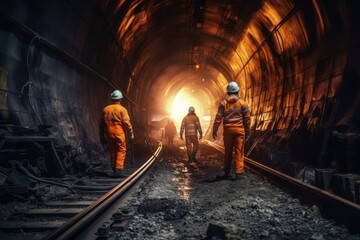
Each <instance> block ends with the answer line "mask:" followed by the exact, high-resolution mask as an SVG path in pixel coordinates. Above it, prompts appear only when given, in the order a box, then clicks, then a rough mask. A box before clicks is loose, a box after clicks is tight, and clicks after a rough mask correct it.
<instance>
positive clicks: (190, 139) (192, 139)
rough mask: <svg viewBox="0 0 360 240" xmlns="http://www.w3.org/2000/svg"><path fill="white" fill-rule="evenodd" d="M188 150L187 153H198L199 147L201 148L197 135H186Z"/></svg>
mask: <svg viewBox="0 0 360 240" xmlns="http://www.w3.org/2000/svg"><path fill="white" fill-rule="evenodd" d="M185 138H186V151H187V155H188V156H189V155H191V154H194V156H195V155H196V153H197V151H198V148H199V141H198V139H197V136H186V137H185Z"/></svg>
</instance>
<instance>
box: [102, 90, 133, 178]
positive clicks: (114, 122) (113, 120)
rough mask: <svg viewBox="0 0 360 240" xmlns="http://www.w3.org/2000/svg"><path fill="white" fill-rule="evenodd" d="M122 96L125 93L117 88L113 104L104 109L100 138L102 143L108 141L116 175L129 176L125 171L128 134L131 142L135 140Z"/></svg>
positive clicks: (112, 96) (112, 95)
mask: <svg viewBox="0 0 360 240" xmlns="http://www.w3.org/2000/svg"><path fill="white" fill-rule="evenodd" d="M122 98H123V95H122V93H121V92H120V91H119V90H115V91H114V92H113V93H112V94H111V100H112V104H110V105H108V106H106V107H105V108H104V109H103V116H102V118H101V123H100V140H101V142H102V143H105V142H106V144H107V147H108V150H109V152H110V158H111V166H112V169H113V170H114V177H127V175H125V174H124V172H123V170H124V162H125V155H126V135H129V140H130V141H131V142H132V141H133V140H134V133H133V128H132V125H131V123H130V117H129V114H128V111H127V109H126V108H125V107H123V106H122V105H121V103H120V101H121V99H122Z"/></svg>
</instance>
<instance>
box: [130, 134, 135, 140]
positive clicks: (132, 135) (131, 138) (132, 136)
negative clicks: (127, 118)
mask: <svg viewBox="0 0 360 240" xmlns="http://www.w3.org/2000/svg"><path fill="white" fill-rule="evenodd" d="M134 139H135V136H134V133H130V137H129V140H130V142H134Z"/></svg>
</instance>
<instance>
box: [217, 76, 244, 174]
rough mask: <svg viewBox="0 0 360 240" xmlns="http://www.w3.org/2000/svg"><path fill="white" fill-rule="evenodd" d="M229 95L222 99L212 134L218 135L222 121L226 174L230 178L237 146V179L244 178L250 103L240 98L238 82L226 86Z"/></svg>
mask: <svg viewBox="0 0 360 240" xmlns="http://www.w3.org/2000/svg"><path fill="white" fill-rule="evenodd" d="M226 90H227V96H226V97H225V99H224V100H223V101H221V103H220V105H219V107H218V111H217V114H216V116H215V121H214V126H213V132H212V136H213V138H214V139H216V137H217V131H218V128H219V125H220V124H221V122H222V123H223V127H224V147H225V159H224V173H225V174H224V176H223V177H222V178H224V179H226V178H229V177H230V176H229V174H230V170H231V163H232V152H233V148H234V147H235V154H236V155H235V173H236V176H235V177H236V179H240V178H242V176H243V175H242V174H243V173H244V142H245V139H247V138H248V134H249V130H250V110H249V107H248V104H247V103H246V102H245V101H243V100H241V99H240V98H239V95H238V94H239V90H240V88H239V86H238V84H237V83H236V82H230V83H229V84H228V86H227V88H226Z"/></svg>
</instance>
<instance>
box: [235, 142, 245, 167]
mask: <svg viewBox="0 0 360 240" xmlns="http://www.w3.org/2000/svg"><path fill="white" fill-rule="evenodd" d="M244 138H245V136H244V135H236V136H235V137H234V146H235V154H236V155H235V173H243V172H244Z"/></svg>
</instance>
